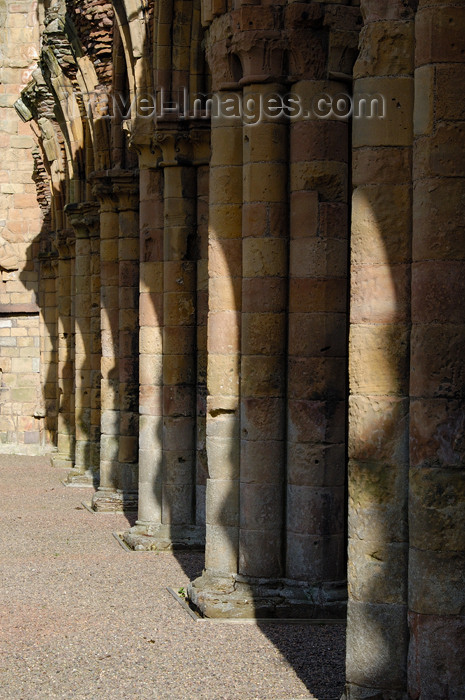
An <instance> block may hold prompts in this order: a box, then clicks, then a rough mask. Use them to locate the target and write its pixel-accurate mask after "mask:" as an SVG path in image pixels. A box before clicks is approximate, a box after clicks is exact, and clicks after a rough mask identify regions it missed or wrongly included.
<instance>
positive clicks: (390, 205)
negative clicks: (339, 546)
mask: <svg viewBox="0 0 465 700" xmlns="http://www.w3.org/2000/svg"><path fill="white" fill-rule="evenodd" d="M361 5H362V12H363V14H364V18H365V26H364V28H363V29H362V33H361V38H360V54H359V58H358V60H357V63H356V65H355V68H354V77H355V85H354V103H355V115H354V119H353V182H354V186H355V191H354V194H353V198H352V240H351V316H350V322H351V326H350V342H349V382H350V396H349V561H348V586H349V601H348V630H347V697H350V698H366V697H372V696H375V695H376V696H377V695H379V696H381V695H383V696H385V697H389V698H392V699H393V700H394V699H395V698H399V699H400V698H404V697H405V691H406V671H407V669H406V651H407V643H408V629H407V608H406V604H407V586H406V582H407V553H408V514H407V493H408V436H409V433H408V410H409V406H408V390H409V387H408V384H409V381H408V377H409V340H410V338H409V336H410V267H411V151H412V148H411V146H412V115H413V76H412V70H413V65H412V47H413V15H414V12H413V10H412V9H409V8H406V7H405V5H404V4H403V3H392V4H391V3H390V4H389V7H388V6H387V5H386V4H384V3H373V2H368V1H367V2H362V3H361ZM394 47H395V48H394ZM364 95H366V96H367V102H366V103H365V105H364V104H363V103H362V101H361V100H362V99H363V98H364ZM370 95H372V96H376V95H377V96H378V104H375V102H373V101H371V99H370V97H369V96H370ZM364 108H365V109H366V110H367V111H366V112H365V113H364V111H363V110H364ZM371 110H373V111H371ZM376 110H378V113H379V114H381V113H382V112H384V117H383V118H378V117H377V111H376ZM367 114H371V115H372V116H371V118H367Z"/></svg>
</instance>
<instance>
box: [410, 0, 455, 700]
mask: <svg viewBox="0 0 465 700" xmlns="http://www.w3.org/2000/svg"><path fill="white" fill-rule="evenodd" d="M415 33H416V36H415V40H416V41H415V47H416V49H415V64H416V69H415V113H414V129H415V142H414V151H413V181H414V187H413V246H412V257H413V264H412V342H411V376H410V493H409V535H410V537H409V540H410V549H409V596H408V607H409V627H410V646H409V656H408V661H409V678H408V692H409V697H412V698H421V700H433V698H434V700H443V699H444V700H445V699H446V698H454V697H457V698H458V697H463V696H464V695H465V663H464V649H465V454H464V439H463V436H464V416H465V350H464V348H465V227H464V202H465V151H464V143H465V141H464V133H465V114H464V112H463V100H462V99H460V98H459V96H458V93H457V90H458V89H461V86H462V85H463V78H464V76H465V7H463V5H462V6H460V4H459V5H458V4H457V3H453V2H444V1H442V2H439V0H437V1H435V2H424V1H420V3H419V7H418V12H417V15H416V20H415Z"/></svg>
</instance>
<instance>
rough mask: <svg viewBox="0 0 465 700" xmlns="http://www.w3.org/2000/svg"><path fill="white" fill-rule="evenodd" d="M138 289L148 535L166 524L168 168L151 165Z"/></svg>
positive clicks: (142, 513) (143, 504)
mask: <svg viewBox="0 0 465 700" xmlns="http://www.w3.org/2000/svg"><path fill="white" fill-rule="evenodd" d="M139 291H140V294H139V309H140V311H139V324H140V329H139V353H140V354H139V382H140V386H139V405H140V416H139V427H140V429H139V510H138V519H137V523H136V528H135V529H134V528H133V531H131V533H132V532H134V533H138V532H140V533H142V534H146V533H148V531H149V530H148V528H149V527H150V525H151V524H152V523H161V502H162V457H163V444H162V395H163V171H162V170H161V169H158V170H157V169H155V168H149V167H141V169H140V281H139ZM128 543H129V544H132V542H131V538H130V537H128ZM133 546H137V545H136V544H134V545H133Z"/></svg>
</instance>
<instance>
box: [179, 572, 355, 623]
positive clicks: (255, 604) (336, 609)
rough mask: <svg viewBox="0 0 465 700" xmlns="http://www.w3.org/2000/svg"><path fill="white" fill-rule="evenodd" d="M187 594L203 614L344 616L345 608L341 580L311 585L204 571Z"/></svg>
mask: <svg viewBox="0 0 465 700" xmlns="http://www.w3.org/2000/svg"><path fill="white" fill-rule="evenodd" d="M187 595H188V598H189V600H190V601H191V603H192V604H193V605H194V606H195V607H196V608H197V610H198V611H199V612H200V614H201V615H203V616H204V617H222V618H255V619H261V618H281V619H282V618H287V619H304V618H305V619H345V617H346V611H347V584H346V582H345V581H336V582H331V583H317V584H313V585H312V584H305V583H302V582H299V581H289V580H286V579H280V580H273V581H270V580H267V579H251V578H246V577H245V576H240V575H238V574H233V575H230V576H221V575H219V574H218V575H215V574H212V573H210V572H207V571H204V572H203V574H202V576H200V577H199V578H198V579H196V580H195V581H193V582H192V583H190V584H189V586H188V588H187Z"/></svg>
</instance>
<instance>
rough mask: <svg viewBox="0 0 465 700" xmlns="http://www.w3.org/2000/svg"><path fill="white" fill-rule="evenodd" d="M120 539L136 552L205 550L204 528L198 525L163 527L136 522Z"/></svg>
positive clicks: (157, 524) (161, 525) (158, 524)
mask: <svg viewBox="0 0 465 700" xmlns="http://www.w3.org/2000/svg"><path fill="white" fill-rule="evenodd" d="M122 538H123V540H124V542H125V543H126V544H127V545H128V547H130V548H131V549H135V550H137V551H147V552H150V551H152V552H154V551H165V552H169V551H173V550H191V551H203V550H204V549H205V527H202V526H200V525H164V524H161V523H150V522H142V521H140V520H138V521H137V522H136V524H135V525H134V527H132V528H131V529H130V530H126V532H124V533H123V535H122Z"/></svg>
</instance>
